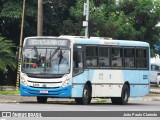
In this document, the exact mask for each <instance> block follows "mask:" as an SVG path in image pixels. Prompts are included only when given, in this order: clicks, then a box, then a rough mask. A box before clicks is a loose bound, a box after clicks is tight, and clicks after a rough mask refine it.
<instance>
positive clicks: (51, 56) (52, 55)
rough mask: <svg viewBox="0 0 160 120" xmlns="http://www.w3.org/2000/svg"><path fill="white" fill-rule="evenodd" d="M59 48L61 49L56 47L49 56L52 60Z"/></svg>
mask: <svg viewBox="0 0 160 120" xmlns="http://www.w3.org/2000/svg"><path fill="white" fill-rule="evenodd" d="M59 49H60V47H58V48H56V49H55V51H54V52H53V53H52V54H51V55H50V57H49V60H50V62H51V60H52V58H53V57H54V55H55V54H56V53H57V51H58V50H59Z"/></svg>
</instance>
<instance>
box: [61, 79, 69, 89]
mask: <svg viewBox="0 0 160 120" xmlns="http://www.w3.org/2000/svg"><path fill="white" fill-rule="evenodd" d="M69 80H70V79H66V80H65V81H64V82H63V83H62V87H65V86H67V85H69V83H70V81H69Z"/></svg>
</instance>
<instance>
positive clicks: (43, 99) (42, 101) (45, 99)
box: [37, 96, 47, 103]
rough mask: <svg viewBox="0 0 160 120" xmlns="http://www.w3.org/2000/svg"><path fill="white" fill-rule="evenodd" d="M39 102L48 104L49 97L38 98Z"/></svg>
mask: <svg viewBox="0 0 160 120" xmlns="http://www.w3.org/2000/svg"><path fill="white" fill-rule="evenodd" d="M37 102H38V103H46V102H47V97H39V96H38V97H37Z"/></svg>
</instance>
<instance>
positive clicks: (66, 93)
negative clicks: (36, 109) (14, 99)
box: [20, 84, 71, 98]
mask: <svg viewBox="0 0 160 120" xmlns="http://www.w3.org/2000/svg"><path fill="white" fill-rule="evenodd" d="M40 91H48V93H40ZM20 95H21V96H47V97H62V98H63V97H64V98H65V97H71V85H69V86H66V87H61V88H53V89H47V88H33V87H29V86H24V85H22V84H20Z"/></svg>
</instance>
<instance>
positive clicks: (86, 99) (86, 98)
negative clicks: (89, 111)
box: [75, 84, 92, 105]
mask: <svg viewBox="0 0 160 120" xmlns="http://www.w3.org/2000/svg"><path fill="white" fill-rule="evenodd" d="M91 99H92V98H91V88H90V87H89V86H88V85H87V84H86V85H85V86H84V88H83V95H82V98H75V102H76V103H77V104H84V105H87V104H89V103H90V102H91Z"/></svg>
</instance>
